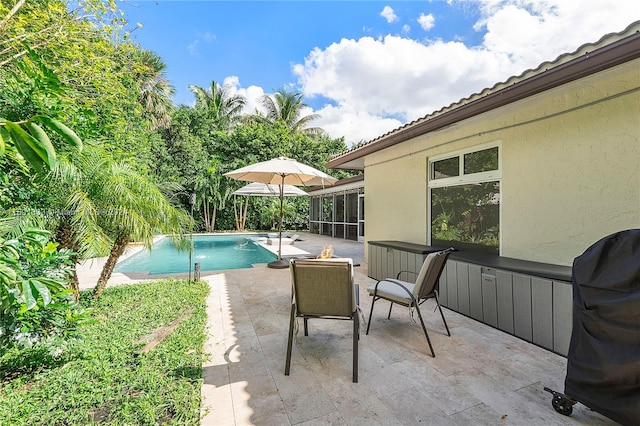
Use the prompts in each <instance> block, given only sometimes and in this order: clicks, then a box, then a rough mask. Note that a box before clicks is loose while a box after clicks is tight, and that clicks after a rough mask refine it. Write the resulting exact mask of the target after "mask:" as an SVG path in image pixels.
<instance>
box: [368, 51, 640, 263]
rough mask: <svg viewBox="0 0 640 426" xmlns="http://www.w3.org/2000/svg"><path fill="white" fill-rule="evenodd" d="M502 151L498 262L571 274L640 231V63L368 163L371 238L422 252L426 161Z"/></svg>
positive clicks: (437, 134)
mask: <svg viewBox="0 0 640 426" xmlns="http://www.w3.org/2000/svg"><path fill="white" fill-rule="evenodd" d="M496 141H497V142H499V143H500V144H501V159H502V183H501V189H502V191H501V192H502V194H501V196H502V200H501V208H502V214H501V254H502V255H503V256H508V257H514V258H519V259H526V260H535V261H540V262H549V263H554V264H562V265H570V264H571V263H572V261H573V259H574V258H575V257H576V256H578V255H579V254H581V253H582V252H583V251H584V250H585V249H586V248H587V247H588V246H589V245H591V244H592V243H594V242H595V241H597V240H598V239H600V238H602V237H604V236H606V235H608V234H610V233H612V232H616V231H619V230H622V229H629V228H638V227H640V60H636V61H634V62H632V63H627V64H625V65H622V66H619V67H617V68H614V69H611V70H607V71H604V72H601V73H599V74H596V75H594V76H591V77H588V78H585V79H582V80H579V81H576V82H574V83H571V84H569V85H565V86H563V87H561V88H556V89H553V90H551V91H548V92H545V93H544V94H541V95H537V96H536V97H534V98H529V99H526V100H522V101H519V102H517V103H515V104H511V105H509V106H507V107H504V108H500V109H498V110H494V111H491V112H489V113H486V114H483V115H481V116H478V117H474V118H473V119H469V120H466V121H464V122H460V123H458V124H456V125H454V126H450V127H449V128H447V129H443V130H441V131H438V132H433V133H431V134H429V135H422V136H420V137H418V138H415V139H413V140H410V141H406V142H403V143H401V144H399V145H396V146H394V147H391V148H387V149H385V150H383V151H380V152H377V153H374V154H371V155H368V156H367V157H365V188H366V194H367V195H366V198H365V204H366V212H367V216H366V238H367V240H368V241H374V240H401V241H409V242H414V243H420V244H426V243H427V232H428V219H427V211H428V200H427V193H428V191H427V167H428V166H427V164H428V158H429V156H433V155H440V154H446V153H449V152H454V151H458V150H461V149H465V148H468V147H473V146H476V145H481V144H485V143H491V142H496Z"/></svg>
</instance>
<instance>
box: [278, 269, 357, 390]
mask: <svg viewBox="0 0 640 426" xmlns="http://www.w3.org/2000/svg"><path fill="white" fill-rule="evenodd" d="M291 281H292V290H293V295H292V299H291V319H290V322H289V339H288V341H287V361H286V364H285V369H284V374H285V375H286V376H288V375H289V370H290V366H291V348H292V345H293V338H294V329H296V328H297V322H296V318H303V320H304V335H305V336H308V335H309V329H308V320H309V319H311V318H320V319H334V320H347V321H353V382H354V383H357V382H358V339H359V337H360V332H359V326H360V323H359V320H358V286H357V285H355V284H354V283H353V261H352V260H351V259H348V258H342V259H341V258H335V259H295V260H292V261H291ZM296 331H297V330H296Z"/></svg>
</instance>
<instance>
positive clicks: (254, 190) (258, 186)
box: [232, 182, 309, 230]
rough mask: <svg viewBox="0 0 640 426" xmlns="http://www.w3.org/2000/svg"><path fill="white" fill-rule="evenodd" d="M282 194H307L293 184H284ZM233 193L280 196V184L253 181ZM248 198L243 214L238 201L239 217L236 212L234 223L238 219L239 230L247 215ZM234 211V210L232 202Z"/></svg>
mask: <svg viewBox="0 0 640 426" xmlns="http://www.w3.org/2000/svg"><path fill="white" fill-rule="evenodd" d="M282 192H283V195H284V196H285V197H295V196H302V195H309V194H307V193H306V192H304V191H303V190H302V189H300V188H297V187H295V186H293V185H285V186H284V188H283V191H282ZM232 194H233V195H243V196H259V197H279V196H280V185H273V184H272V185H269V184H266V183H261V182H253V183H250V184H248V185H245V186H243V187H242V188H240V189H238V190H236V191H234V192H233V193H232ZM248 202H249V199H248V198H247V204H245V207H244V215H243V213H242V203H240V219H238V218H237V216H238V214H237V213H236V224H237V223H238V220H239V221H240V228H239V229H240V230H242V229H244V221H245V218H246V216H247V206H248ZM233 208H234V212H235V210H236V208H235V204H234V207H233Z"/></svg>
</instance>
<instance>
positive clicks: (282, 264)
mask: <svg viewBox="0 0 640 426" xmlns="http://www.w3.org/2000/svg"><path fill="white" fill-rule="evenodd" d="M283 210H284V175H282V185H280V223H279V224H278V260H275V261H273V262H271V263H268V264H267V266H268V267H269V268H275V269H284V268H288V267H289V262H288V261H286V260H284V259H282V216H283V215H284V212H283Z"/></svg>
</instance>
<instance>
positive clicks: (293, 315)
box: [284, 304, 296, 376]
mask: <svg viewBox="0 0 640 426" xmlns="http://www.w3.org/2000/svg"><path fill="white" fill-rule="evenodd" d="M295 320H296V305H295V304H291V319H290V320H289V339H288V340H287V361H286V363H285V365H284V375H285V376H288V375H289V370H290V368H291V346H292V345H293V323H294V321H295Z"/></svg>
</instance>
